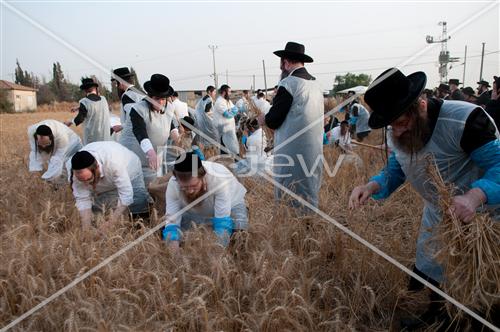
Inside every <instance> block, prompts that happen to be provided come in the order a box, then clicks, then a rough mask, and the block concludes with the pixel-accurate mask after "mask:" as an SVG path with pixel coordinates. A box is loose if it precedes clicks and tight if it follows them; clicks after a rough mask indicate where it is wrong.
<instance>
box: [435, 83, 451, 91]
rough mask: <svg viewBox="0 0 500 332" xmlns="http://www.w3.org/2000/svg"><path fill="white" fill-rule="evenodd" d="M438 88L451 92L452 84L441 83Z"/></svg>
mask: <svg viewBox="0 0 500 332" xmlns="http://www.w3.org/2000/svg"><path fill="white" fill-rule="evenodd" d="M438 90H439V91H443V92H448V93H449V92H450V86H449V85H448V84H444V83H441V84H439V86H438Z"/></svg>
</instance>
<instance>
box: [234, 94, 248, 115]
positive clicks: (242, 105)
mask: <svg viewBox="0 0 500 332" xmlns="http://www.w3.org/2000/svg"><path fill="white" fill-rule="evenodd" d="M248 98H249V92H248V90H243V94H242V96H241V98H240V99H238V101H237V102H236V107H238V111H239V112H240V113H241V114H243V113H248V109H249V106H248V102H249V101H248Z"/></svg>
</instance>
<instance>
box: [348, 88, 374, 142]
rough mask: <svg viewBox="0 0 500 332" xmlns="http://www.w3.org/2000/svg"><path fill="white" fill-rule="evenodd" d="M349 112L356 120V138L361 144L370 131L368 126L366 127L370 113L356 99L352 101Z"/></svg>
mask: <svg viewBox="0 0 500 332" xmlns="http://www.w3.org/2000/svg"><path fill="white" fill-rule="evenodd" d="M350 111H351V114H352V115H353V117H355V118H356V138H357V139H358V141H360V142H362V141H363V139H365V138H366V137H368V135H370V132H371V131H372V130H371V128H370V126H368V119H369V118H370V112H368V110H367V109H366V108H365V107H364V106H363V105H361V103H360V102H359V100H358V99H357V98H356V99H354V100H353V101H352V103H351V106H350Z"/></svg>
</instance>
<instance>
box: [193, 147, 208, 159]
mask: <svg viewBox="0 0 500 332" xmlns="http://www.w3.org/2000/svg"><path fill="white" fill-rule="evenodd" d="M193 152H194V153H195V154H196V155H198V157H200V160H205V156H204V155H203V151H201V150H200V148H199V147H198V146H196V145H193Z"/></svg>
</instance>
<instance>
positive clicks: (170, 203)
mask: <svg viewBox="0 0 500 332" xmlns="http://www.w3.org/2000/svg"><path fill="white" fill-rule="evenodd" d="M205 194H207V195H206V197H203V196H204V195H205ZM245 194H246V189H245V187H243V185H242V184H241V183H240V182H238V180H237V179H236V178H235V177H234V175H233V174H232V173H231V172H230V171H229V170H228V169H227V168H226V167H225V166H224V165H222V164H218V163H215V162H210V161H201V159H200V157H199V156H198V155H197V154H196V153H193V152H187V153H185V154H182V155H180V156H179V157H178V158H177V160H176V164H175V165H174V171H173V176H172V177H171V178H170V180H169V183H168V186H167V194H166V205H167V206H166V226H165V228H164V230H163V238H164V239H165V240H167V241H168V242H169V245H170V247H171V248H172V249H173V250H177V249H178V248H179V240H180V239H181V230H183V231H184V230H187V229H189V228H190V227H191V223H195V224H198V225H201V224H208V225H211V226H212V227H213V230H214V232H215V234H216V236H217V238H218V240H219V242H220V243H221V244H222V245H227V244H228V243H229V238H230V236H231V235H232V233H233V231H234V230H243V229H247V228H248V212H247V206H246V203H245ZM191 203H195V205H194V206H192V207H191V208H190V209H189V210H187V211H186V212H184V213H180V211H181V210H182V209H184V208H185V207H186V206H187V205H189V204H191Z"/></svg>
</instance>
